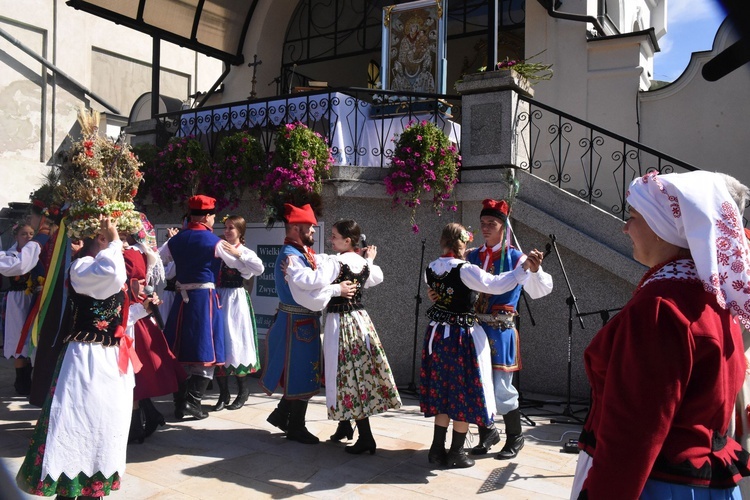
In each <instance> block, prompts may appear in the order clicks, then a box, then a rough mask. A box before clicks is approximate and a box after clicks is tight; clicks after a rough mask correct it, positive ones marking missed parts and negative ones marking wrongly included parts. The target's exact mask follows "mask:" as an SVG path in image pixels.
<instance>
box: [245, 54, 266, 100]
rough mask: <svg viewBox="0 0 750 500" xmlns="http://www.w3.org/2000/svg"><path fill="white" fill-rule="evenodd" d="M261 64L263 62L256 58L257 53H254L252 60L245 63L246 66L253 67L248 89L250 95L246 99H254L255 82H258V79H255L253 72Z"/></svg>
mask: <svg viewBox="0 0 750 500" xmlns="http://www.w3.org/2000/svg"><path fill="white" fill-rule="evenodd" d="M261 64H263V61H259V60H258V54H255V55H254V56H253V62H251V63H247V66H248V67H249V68H253V79H252V80H251V81H250V82H251V83H252V84H253V86H252V89H251V90H250V97H248V99H255V95H256V94H255V84H256V83H257V82H258V80H256V79H255V72H256V71H257V70H258V66H260V65H261Z"/></svg>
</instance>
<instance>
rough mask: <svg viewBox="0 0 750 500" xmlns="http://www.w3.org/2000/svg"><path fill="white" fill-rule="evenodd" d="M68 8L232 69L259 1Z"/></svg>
mask: <svg viewBox="0 0 750 500" xmlns="http://www.w3.org/2000/svg"><path fill="white" fill-rule="evenodd" d="M66 3H67V5H69V6H70V7H73V8H75V9H78V10H82V11H84V12H88V13H89V14H93V15H95V16H97V17H101V18H104V19H108V20H110V21H112V22H114V23H117V24H121V25H123V26H127V27H129V28H131V29H134V30H136V31H140V32H142V33H147V34H149V35H151V36H152V37H154V38H158V39H160V40H166V41H168V42H172V43H175V44H177V45H180V46H182V47H186V48H189V49H192V50H195V51H197V52H200V53H202V54H206V55H207V56H210V57H215V58H217V59H221V60H222V61H225V62H226V63H228V64H231V65H239V64H243V63H244V62H245V58H244V56H243V54H242V48H243V45H244V44H245V36H246V35H247V30H248V27H249V26H250V20H251V19H252V17H253V13H254V12H255V8H256V6H257V5H258V0H117V1H116V2H112V1H111V0H68V1H67V2H66Z"/></svg>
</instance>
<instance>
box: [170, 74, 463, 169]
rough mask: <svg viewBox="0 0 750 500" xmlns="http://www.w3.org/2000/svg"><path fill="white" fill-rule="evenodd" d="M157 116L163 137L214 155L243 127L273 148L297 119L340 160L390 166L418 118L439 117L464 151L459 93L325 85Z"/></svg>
mask: <svg viewBox="0 0 750 500" xmlns="http://www.w3.org/2000/svg"><path fill="white" fill-rule="evenodd" d="M156 119H157V121H158V124H159V130H160V134H159V137H161V138H162V140H165V139H168V138H169V137H173V136H183V137H184V136H190V137H194V138H196V139H198V140H199V141H201V142H202V143H203V144H204V146H205V147H206V148H207V150H208V152H209V154H210V155H211V156H212V157H213V158H216V153H217V147H218V144H219V143H220V142H221V139H222V138H223V137H225V136H228V135H231V134H233V133H235V132H238V131H242V130H245V131H250V132H251V133H252V134H254V135H255V136H256V137H257V138H258V140H259V141H260V143H261V145H262V147H263V149H264V151H265V152H266V153H270V152H272V151H273V150H274V148H275V138H276V134H277V133H278V130H279V128H280V127H281V126H282V125H284V124H286V123H292V122H296V121H299V122H302V123H304V124H305V125H307V126H308V127H309V128H310V129H312V130H314V131H316V132H318V133H319V134H321V135H322V136H323V137H324V138H325V139H326V141H327V142H328V144H329V146H330V147H331V153H332V155H333V157H334V164H336V165H351V166H366V167H381V168H382V167H389V166H390V159H391V157H392V156H393V153H394V151H393V148H394V146H395V142H396V140H398V135H399V134H400V133H401V132H402V131H403V130H404V129H405V128H407V127H408V126H409V124H410V123H412V122H414V121H422V120H427V121H430V122H433V123H435V125H437V126H438V127H439V128H441V129H442V130H443V131H444V132H445V133H446V135H447V136H448V137H449V138H450V139H451V140H452V141H453V142H455V143H456V144H457V147H458V148H459V151H460V143H461V98H460V96H453V95H436V94H424V93H417V92H405V91H385V90H379V89H364V88H337V89H326V90H324V91H315V92H305V93H297V94H289V95H285V96H279V97H272V98H265V99H253V100H251V101H243V102H236V103H230V104H222V105H217V106H211V107H205V108H198V109H189V110H182V111H176V112H172V113H164V114H160V115H157V117H156ZM163 145H164V144H158V146H163Z"/></svg>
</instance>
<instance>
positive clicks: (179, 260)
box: [160, 195, 239, 419]
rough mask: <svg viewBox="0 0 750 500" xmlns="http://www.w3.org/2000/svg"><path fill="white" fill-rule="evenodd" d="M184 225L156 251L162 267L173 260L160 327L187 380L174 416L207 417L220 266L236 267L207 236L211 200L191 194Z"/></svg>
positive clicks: (219, 332) (218, 325)
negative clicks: (168, 305)
mask: <svg viewBox="0 0 750 500" xmlns="http://www.w3.org/2000/svg"><path fill="white" fill-rule="evenodd" d="M188 207H189V210H190V222H189V223H188V225H187V227H186V228H185V229H184V230H182V231H180V232H179V233H177V234H176V235H175V236H173V237H172V238H171V239H170V240H169V242H168V243H167V244H166V245H164V246H163V247H162V248H161V249H160V254H161V257H162V260H163V261H164V262H165V263H169V262H171V261H174V264H175V270H176V277H177V286H176V288H177V292H178V294H177V297H176V299H175V302H174V304H173V305H172V309H171V311H170V313H169V318H168V319H167V323H166V325H165V328H164V336H165V337H166V339H167V342H168V344H169V346H170V347H171V349H172V352H173V353H174V355H175V356H177V359H178V360H179V361H180V362H181V363H183V365H184V366H185V371H186V372H187V373H188V375H189V377H188V379H187V381H186V383H185V387H184V390H183V388H181V389H180V390H179V391H178V392H177V393H175V417H176V418H178V419H181V418H183V417H184V416H186V415H189V416H192V417H194V418H197V419H202V418H206V417H208V413H206V412H204V411H203V410H202V409H201V399H202V398H203V393H204V392H205V390H206V387H208V383H209V382H210V381H211V379H212V378H213V374H214V368H215V367H216V366H217V365H223V364H224V323H223V321H224V320H223V317H222V316H221V315H222V314H223V311H222V310H221V305H220V304H219V297H218V295H217V293H216V278H217V276H218V272H219V268H220V267H221V262H222V261H224V262H225V263H226V265H227V266H229V267H231V268H234V269H236V268H237V267H238V265H239V261H238V259H237V258H236V257H233V256H232V255H231V254H230V253H229V252H228V251H227V245H228V243H227V242H226V241H223V240H221V239H220V238H219V237H218V236H216V235H215V234H214V233H213V226H214V220H215V219H216V200H215V199H214V198H211V197H210V196H204V195H197V196H193V197H191V198H190V199H189V200H188Z"/></svg>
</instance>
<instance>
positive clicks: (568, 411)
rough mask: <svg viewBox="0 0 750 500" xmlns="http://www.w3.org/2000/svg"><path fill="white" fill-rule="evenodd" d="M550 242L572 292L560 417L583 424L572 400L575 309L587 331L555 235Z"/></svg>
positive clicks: (555, 420) (564, 422)
mask: <svg viewBox="0 0 750 500" xmlns="http://www.w3.org/2000/svg"><path fill="white" fill-rule="evenodd" d="M549 237H550V240H552V247H553V248H554V249H555V256H556V257H557V261H558V262H559V263H560V270H561V271H562V274H563V278H565V284H566V285H567V287H568V291H569V292H570V295H569V296H568V298H567V299H566V300H565V303H566V304H568V387H567V398H566V403H565V408H563V411H562V413H561V414H560V416H562V417H567V418H569V419H571V420H573V421H574V422H575V423H579V424H583V419H582V418H580V417H579V416H577V415H576V411H573V409H572V407H571V406H570V405H571V400H570V392H571V378H572V367H573V363H572V352H573V309H574V308H575V310H576V315H577V317H578V322H579V323H580V324H581V329H584V330H585V329H586V326H585V325H584V324H583V317H582V316H581V311H580V310H579V309H578V302H577V301H576V296H575V294H574V293H573V288H572V287H571V285H570V280H569V279H568V273H566V272H565V266H564V265H563V261H562V258H561V257H560V251H559V250H558V248H557V238H555V235H554V234H550V235H549ZM586 410H588V408H584V409H582V410H577V411H586ZM550 422H551V423H553V424H555V423H561V424H569V423H572V422H569V421H565V420H557V419H551V420H550Z"/></svg>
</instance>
